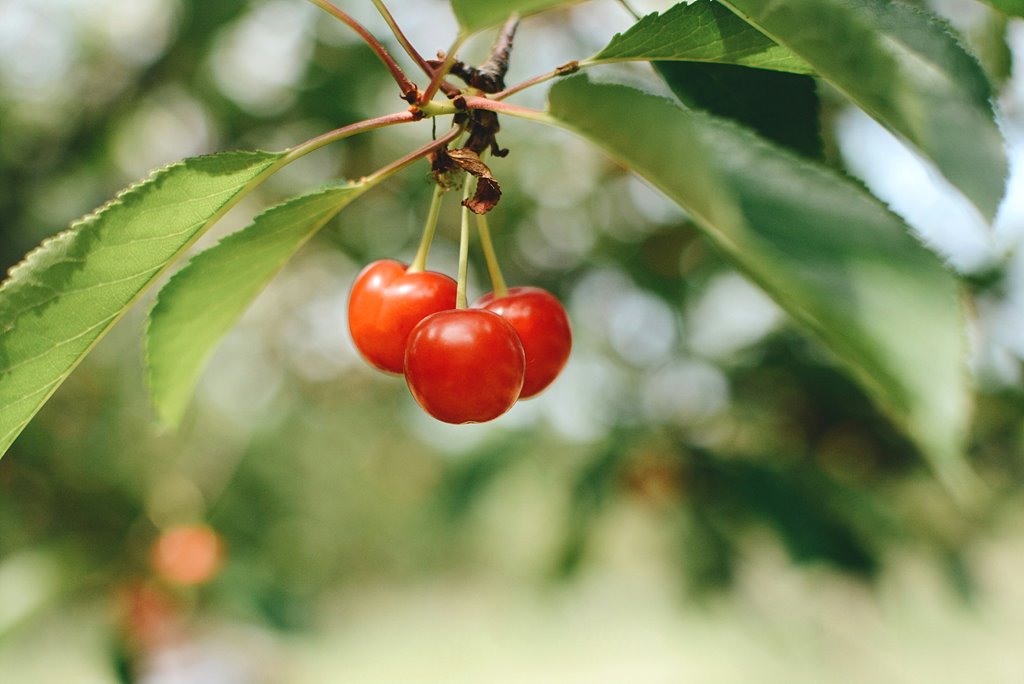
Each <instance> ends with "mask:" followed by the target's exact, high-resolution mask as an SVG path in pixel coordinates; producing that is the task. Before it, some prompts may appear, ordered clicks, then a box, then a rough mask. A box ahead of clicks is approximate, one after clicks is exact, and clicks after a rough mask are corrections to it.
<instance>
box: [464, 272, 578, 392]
mask: <svg viewBox="0 0 1024 684" xmlns="http://www.w3.org/2000/svg"><path fill="white" fill-rule="evenodd" d="M473 306H474V308H480V309H486V310H488V311H493V312H494V313H496V314H498V315H500V316H501V317H502V318H504V319H505V320H506V321H508V322H509V323H511V324H512V327H513V328H515V329H516V334H518V335H519V339H520V341H522V343H523V350H524V352H525V353H526V377H525V379H524V380H523V390H522V392H520V394H519V398H520V399H528V398H529V397H533V396H536V395H537V394H539V393H540V392H542V391H543V390H544V389H545V388H546V387H547V386H548V385H550V384H551V383H552V382H553V381H554V379H555V378H556V377H558V374H559V373H561V372H562V368H564V367H565V363H566V361H568V360H569V352H570V350H571V349H572V328H571V327H570V326H569V317H568V316H567V315H566V313H565V307H563V306H562V303H561V302H559V301H558V299H557V298H556V297H555V296H554V295H553V294H551V293H550V292H548V291H547V290H542V289H541V288H539V287H512V288H509V290H508V294H507V295H506V296H504V297H495V296H494V293H493V292H492V293H490V294H486V295H484V296H483V297H481V298H480V299H478V300H477V301H476V302H475V303H474V304H473Z"/></svg>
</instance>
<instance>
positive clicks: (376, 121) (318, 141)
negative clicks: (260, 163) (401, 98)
mask: <svg viewBox="0 0 1024 684" xmlns="http://www.w3.org/2000/svg"><path fill="white" fill-rule="evenodd" d="M422 118H423V115H422V114H421V113H419V112H417V111H412V110H408V109H407V110H403V111H401V112H394V113H392V114H385V115H384V116H378V117H375V118H373V119H366V120H365V121H359V122H357V123H354V124H349V125H348V126H342V127H341V128H336V129H334V130H333V131H328V132H327V133H323V134H321V135H318V136H316V137H315V138H311V139H310V140H307V141H306V142H304V143H300V144H298V145H295V146H294V147H290V148H288V151H287V154H285V156H284V157H283V158H282V161H284V160H287V162H291V161H294V160H296V159H298V158H299V157H303V156H305V155H307V154H309V153H310V152H312V151H313V150H318V149H320V148H321V147H323V146H324V145H329V144H331V143H332V142H336V141H338V140H341V139H342V138H347V137H349V136H350V135H355V134H356V133H362V132H364V131H372V130H373V129H375V128H383V127H385V126H393V125H394V124H400V123H409V122H412V121H419V120H420V119H422ZM287 162H286V163H287Z"/></svg>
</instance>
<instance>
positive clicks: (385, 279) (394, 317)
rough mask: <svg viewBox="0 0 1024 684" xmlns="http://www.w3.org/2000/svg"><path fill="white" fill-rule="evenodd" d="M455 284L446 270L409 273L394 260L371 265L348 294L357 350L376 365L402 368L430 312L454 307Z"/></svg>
mask: <svg viewBox="0 0 1024 684" xmlns="http://www.w3.org/2000/svg"><path fill="white" fill-rule="evenodd" d="M456 288H457V285H456V283H455V281H454V280H452V279H451V278H449V277H448V276H446V275H444V274H442V273H435V272H433V271H418V272H416V273H409V272H407V270H406V266H405V265H404V264H400V263H399V262H397V261H393V260H391V259H383V260H381V261H375V262H373V263H372V264H369V265H368V266H366V268H364V269H363V270H362V272H361V273H360V274H359V275H358V276H357V277H356V281H355V283H354V284H353V285H352V292H351V294H350V295H349V298H348V329H349V332H350V333H351V335H352V341H353V342H354V343H355V345H356V349H358V350H359V353H360V354H362V355H363V358H364V359H366V360H367V362H369V363H370V364H371V365H372V366H374V367H376V368H378V369H380V370H382V371H388V372H390V373H401V372H402V370H403V364H404V360H405V346H406V341H407V340H408V338H409V333H410V332H412V329H413V328H414V327H416V324H417V323H419V322H420V321H421V320H423V319H424V318H425V317H427V316H429V315H430V314H433V313H437V312H438V311H444V310H446V309H454V308H455V290H456Z"/></svg>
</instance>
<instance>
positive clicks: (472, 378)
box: [405, 309, 526, 423]
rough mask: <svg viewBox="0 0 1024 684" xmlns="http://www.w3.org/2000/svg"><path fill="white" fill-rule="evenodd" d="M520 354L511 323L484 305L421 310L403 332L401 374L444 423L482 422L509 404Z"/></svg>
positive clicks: (519, 375)
mask: <svg viewBox="0 0 1024 684" xmlns="http://www.w3.org/2000/svg"><path fill="white" fill-rule="evenodd" d="M525 368H526V357H525V354H524V353H523V345H522V343H521V342H520V341H519V336H518V335H516V331H515V329H514V328H513V327H512V325H511V324H510V323H509V322H508V321H506V320H505V319H504V318H502V317H501V316H499V315H498V314H496V313H493V312H491V311H487V310H485V309H452V310H450V311H442V312H440V313H435V314H432V315H430V316H427V317H426V318H424V319H423V320H422V321H420V323H419V325H417V326H416V327H415V328H414V329H413V331H412V334H410V335H409V346H408V348H407V349H406V352H405V380H406V382H407V383H408V384H409V390H410V391H411V392H412V396H413V397H414V398H415V399H416V401H417V402H418V403H419V405H420V406H422V407H423V409H424V410H425V411H426V412H427V413H429V414H430V415H432V416H433V417H434V418H437V419H438V420H440V421H444V422H445V423H483V422H485V421H488V420H493V419H494V418H497V417H498V416H500V415H501V414H503V413H505V411H508V410H509V409H510V408H512V405H513V404H514V403H516V399H518V398H519V390H520V389H521V388H522V386H523V372H524V370H525Z"/></svg>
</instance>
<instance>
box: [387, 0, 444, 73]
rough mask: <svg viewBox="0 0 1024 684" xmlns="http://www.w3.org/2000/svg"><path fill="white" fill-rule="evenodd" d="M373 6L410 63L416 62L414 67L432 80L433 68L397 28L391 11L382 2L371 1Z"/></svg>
mask: <svg viewBox="0 0 1024 684" xmlns="http://www.w3.org/2000/svg"><path fill="white" fill-rule="evenodd" d="M373 6H374V7H376V8H377V11H378V12H380V16H381V17H383V18H384V21H385V23H387V25H388V28H390V29H391V33H393V34H394V35H395V38H396V39H397V40H398V43H399V44H400V45H401V46H402V49H403V50H405V54H407V55H409V57H411V58H412V61H414V62H416V65H417V66H418V67H419V68H420V69H422V70H423V73H425V74H426V75H427V76H429V77H430V78H433V77H434V68H433V67H432V66H430V64H429V63H428V62H427V60H425V59H423V55H421V54H420V53H419V52H418V51H417V50H416V48H415V47H413V44H412V43H410V42H409V39H408V38H406V37H405V34H404V33H403V32H402V29H401V28H400V27H399V26H398V22H397V21H395V18H394V17H393V16H392V15H391V11H390V10H388V8H387V6H386V5H385V4H384V0H373Z"/></svg>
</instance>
